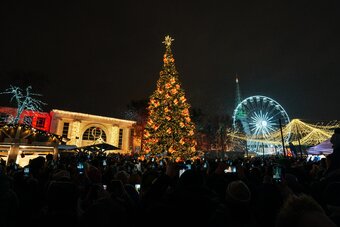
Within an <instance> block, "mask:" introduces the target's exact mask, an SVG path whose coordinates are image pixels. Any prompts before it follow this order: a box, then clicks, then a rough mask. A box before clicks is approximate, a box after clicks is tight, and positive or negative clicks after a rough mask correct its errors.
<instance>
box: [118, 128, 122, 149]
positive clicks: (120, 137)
mask: <svg viewBox="0 0 340 227" xmlns="http://www.w3.org/2000/svg"><path fill="white" fill-rule="evenodd" d="M122 144H123V129H121V128H120V129H119V140H118V147H119V148H122Z"/></svg>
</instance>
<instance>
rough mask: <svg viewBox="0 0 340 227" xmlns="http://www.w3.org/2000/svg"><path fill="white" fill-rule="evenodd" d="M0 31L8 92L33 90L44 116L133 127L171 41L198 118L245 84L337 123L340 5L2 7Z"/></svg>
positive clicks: (225, 108)
mask: <svg viewBox="0 0 340 227" xmlns="http://www.w3.org/2000/svg"><path fill="white" fill-rule="evenodd" d="M0 29H1V30H0V73H1V83H0V89H1V90H4V89H6V88H8V87H9V85H10V84H13V85H15V84H16V83H18V81H20V83H21V84H23V85H22V86H24V85H27V84H31V85H32V86H33V90H34V91H35V92H37V93H41V94H43V95H44V96H43V97H42V98H41V99H42V100H43V101H45V102H46V103H48V105H47V106H45V107H44V109H45V110H46V111H49V110H51V109H63V110H69V111H77V112H84V113H91V114H98V115H104V116H110V117H124V115H123V113H124V111H125V110H126V106H127V105H128V104H129V103H130V101H131V100H140V99H146V98H148V97H149V96H150V95H151V94H152V92H153V91H154V90H155V88H156V81H157V79H158V77H159V72H160V70H161V67H162V56H163V54H164V51H165V48H164V45H163V44H162V41H163V39H164V36H165V35H167V34H169V35H170V36H172V37H173V38H174V39H175V41H174V43H173V45H172V50H173V53H174V57H175V60H176V67H177V70H178V72H179V74H180V81H181V83H182V86H183V88H184V89H185V92H186V96H187V98H188V101H189V103H190V104H191V106H192V107H194V108H201V109H202V110H203V112H206V113H209V112H210V113H217V114H222V113H227V114H231V113H232V111H233V107H234V100H235V74H238V75H239V79H240V88H241V92H242V97H243V98H246V97H248V96H252V95H265V96H269V97H271V98H272V99H274V100H276V101H277V102H279V103H280V104H281V105H282V106H283V107H284V108H285V110H286V111H287V113H288V115H289V116H290V118H301V119H304V120H306V121H310V122H314V121H328V120H335V119H338V120H340V79H339V76H340V63H339V61H340V35H339V34H340V33H339V29H340V4H339V1H336V0H333V1H307V0H306V1H305V0H302V1H289V0H286V1H226V0H221V1H213V0H208V1H197V0H188V1H184V0H178V1H160V0H155V1H138V0H135V1H128V0H127V1H121V2H120V3H119V2H118V1H105V2H102V1H79V2H73V1H68V0H67V1H62V0H59V1H1V3H0ZM0 105H2V106H9V105H11V104H10V103H9V96H4V95H1V97H0Z"/></svg>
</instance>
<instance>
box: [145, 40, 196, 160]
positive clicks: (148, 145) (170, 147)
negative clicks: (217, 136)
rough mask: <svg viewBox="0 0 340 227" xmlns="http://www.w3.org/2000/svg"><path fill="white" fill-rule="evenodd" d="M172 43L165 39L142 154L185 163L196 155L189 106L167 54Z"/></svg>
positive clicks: (170, 55)
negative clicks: (160, 67) (184, 161)
mask: <svg viewBox="0 0 340 227" xmlns="http://www.w3.org/2000/svg"><path fill="white" fill-rule="evenodd" d="M173 41H174V39H172V38H171V37H170V36H166V37H165V40H164V41H163V42H162V43H164V44H165V48H166V50H165V54H164V56H163V68H162V70H161V71H160V77H159V79H158V81H157V87H156V90H155V91H154V93H153V94H152V95H151V97H150V100H149V106H148V111H149V115H148V120H147V124H146V126H145V131H144V134H143V145H142V148H143V151H142V152H143V153H144V154H146V155H150V156H160V157H161V156H163V157H164V156H167V157H170V158H172V159H174V160H186V159H190V158H193V157H194V156H195V155H196V148H195V146H196V141H195V139H194V135H195V125H194V123H193V122H192V121H191V119H190V114H189V109H190V105H189V104H188V103H187V102H186V98H185V92H184V89H183V88H182V87H181V84H180V81H179V74H178V72H177V70H176V67H175V59H174V57H173V54H172V51H171V44H172V42H173Z"/></svg>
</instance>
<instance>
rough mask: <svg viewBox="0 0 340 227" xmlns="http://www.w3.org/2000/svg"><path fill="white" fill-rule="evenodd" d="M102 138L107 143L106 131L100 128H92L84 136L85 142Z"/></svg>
mask: <svg viewBox="0 0 340 227" xmlns="http://www.w3.org/2000/svg"><path fill="white" fill-rule="evenodd" d="M100 138H101V139H102V140H103V141H104V142H106V134H105V132H104V130H103V129H101V128H99V127H90V128H88V129H86V131H85V132H84V134H83V140H91V141H96V140H98V139H100Z"/></svg>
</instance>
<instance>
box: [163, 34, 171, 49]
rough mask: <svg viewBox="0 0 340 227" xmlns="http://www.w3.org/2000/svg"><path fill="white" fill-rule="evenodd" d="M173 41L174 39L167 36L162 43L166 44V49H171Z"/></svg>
mask: <svg viewBox="0 0 340 227" xmlns="http://www.w3.org/2000/svg"><path fill="white" fill-rule="evenodd" d="M172 41H174V39H173V38H171V37H170V36H169V35H167V36H165V40H164V41H163V42H162V43H164V44H165V46H166V47H170V46H171V42H172Z"/></svg>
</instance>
